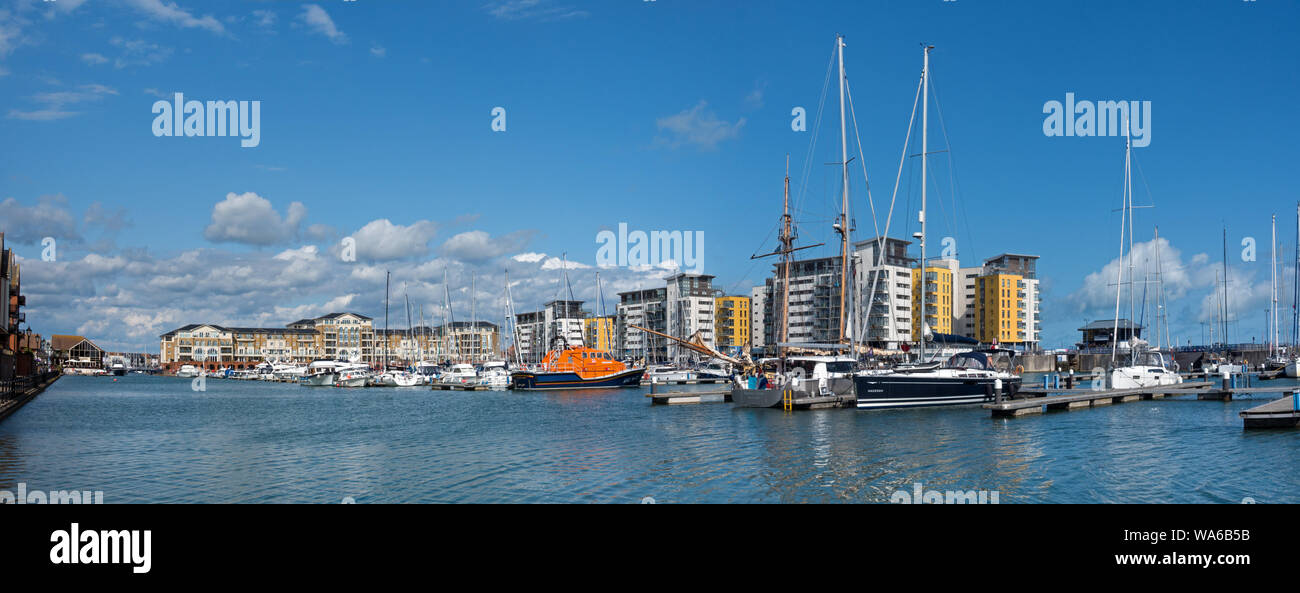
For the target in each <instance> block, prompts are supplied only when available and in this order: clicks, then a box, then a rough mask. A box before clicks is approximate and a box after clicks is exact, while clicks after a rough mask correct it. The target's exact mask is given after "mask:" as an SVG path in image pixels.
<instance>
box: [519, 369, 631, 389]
mask: <svg viewBox="0 0 1300 593" xmlns="http://www.w3.org/2000/svg"><path fill="white" fill-rule="evenodd" d="M644 373H645V369H629V370H626V371H623V372H620V373H614V374H612V375H604V376H601V377H592V378H589V379H584V378H582V377H581V376H579V375H578V374H577V373H540V372H532V371H516V372H514V373H511V374H510V388H511V389H609V388H618V387H638V386H640V385H641V375H643V374H644Z"/></svg>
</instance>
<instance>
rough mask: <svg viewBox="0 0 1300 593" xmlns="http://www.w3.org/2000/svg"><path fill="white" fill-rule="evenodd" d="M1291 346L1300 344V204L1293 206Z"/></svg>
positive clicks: (1293, 353)
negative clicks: (1293, 248)
mask: <svg viewBox="0 0 1300 593" xmlns="http://www.w3.org/2000/svg"><path fill="white" fill-rule="evenodd" d="M1291 272H1292V274H1291V346H1292V349H1293V352H1292V353H1291V354H1292V356H1294V355H1295V352H1294V346H1295V345H1296V344H1297V343H1300V202H1296V205H1295V269H1294V270H1292V271H1291Z"/></svg>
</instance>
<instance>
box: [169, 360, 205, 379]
mask: <svg viewBox="0 0 1300 593" xmlns="http://www.w3.org/2000/svg"><path fill="white" fill-rule="evenodd" d="M202 373H203V371H200V370H199V368H198V367H196V366H194V365H192V364H187V365H182V366H181V368H180V370H178V371H176V376H177V377H183V378H186V379H189V378H191V377H197V376H199V375H200V374H202Z"/></svg>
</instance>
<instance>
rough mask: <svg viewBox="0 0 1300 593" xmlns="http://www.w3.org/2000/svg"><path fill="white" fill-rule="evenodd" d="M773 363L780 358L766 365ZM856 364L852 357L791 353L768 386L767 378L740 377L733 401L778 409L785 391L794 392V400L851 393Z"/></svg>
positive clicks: (735, 386)
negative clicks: (796, 354)
mask: <svg viewBox="0 0 1300 593" xmlns="http://www.w3.org/2000/svg"><path fill="white" fill-rule="evenodd" d="M773 364H779V361H776V360H770V361H766V363H765V364H764V365H763V366H771V365H773ZM856 365H857V362H856V361H855V360H854V359H853V358H852V357H849V356H791V357H789V358H786V359H785V361H784V365H780V366H781V367H783V369H784V370H783V371H782V372H780V373H779V374H777V375H776V378H775V380H774V381H772V382H770V383H768V384H767V385H766V386H765V385H764V382H765V381H767V379H760V378H758V377H737V378H736V382H735V384H734V386H733V387H732V390H731V401H732V402H733V403H734V404H735V406H736V407H738V408H779V407H781V405H782V402H783V400H784V399H785V392H786V391H792V392H793V393H792V397H793V398H794V399H800V398H805V397H821V396H845V395H851V394H852V393H853V370H854V368H855V367H856Z"/></svg>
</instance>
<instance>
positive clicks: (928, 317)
mask: <svg viewBox="0 0 1300 593" xmlns="http://www.w3.org/2000/svg"><path fill="white" fill-rule="evenodd" d="M925 273H926V294H925V322H926V323H927V324H928V325H929V326H930V331H931V332H933V333H936V334H951V333H952V270H950V269H948V268H939V267H927V268H926V269H925ZM920 312H921V270H920V268H912V335H913V336H915V337H916V338H917V339H919V338H921V337H922V336H923V335H924V334H923V333H922V330H921V313H920Z"/></svg>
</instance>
